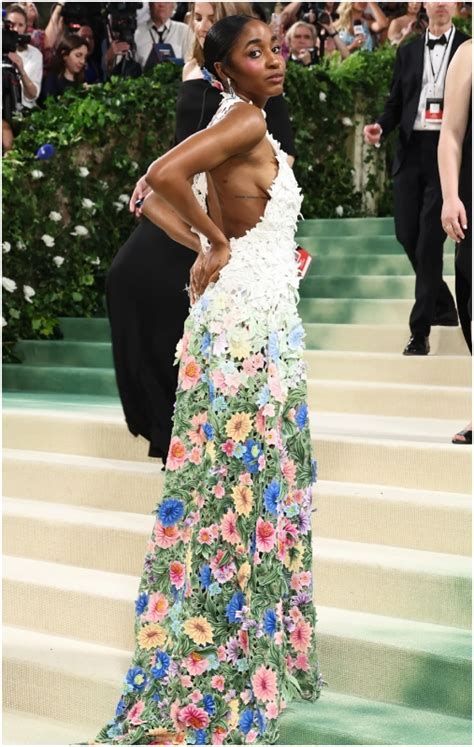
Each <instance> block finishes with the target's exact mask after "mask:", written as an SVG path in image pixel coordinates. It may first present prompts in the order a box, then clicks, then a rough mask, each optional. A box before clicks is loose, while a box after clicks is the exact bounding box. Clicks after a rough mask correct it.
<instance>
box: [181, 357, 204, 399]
mask: <svg viewBox="0 0 474 747" xmlns="http://www.w3.org/2000/svg"><path fill="white" fill-rule="evenodd" d="M200 378H201V366H200V365H199V363H198V362H197V361H196V359H195V358H194V356H192V355H190V356H189V358H186V359H185V360H184V361H183V362H182V364H181V368H180V379H181V389H184V390H185V391H186V390H188V389H192V388H193V387H195V386H196V384H197V383H198V381H199V379H200Z"/></svg>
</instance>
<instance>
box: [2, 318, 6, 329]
mask: <svg viewBox="0 0 474 747" xmlns="http://www.w3.org/2000/svg"><path fill="white" fill-rule="evenodd" d="M6 326H7V320H6V319H5V317H4V316H2V327H6Z"/></svg>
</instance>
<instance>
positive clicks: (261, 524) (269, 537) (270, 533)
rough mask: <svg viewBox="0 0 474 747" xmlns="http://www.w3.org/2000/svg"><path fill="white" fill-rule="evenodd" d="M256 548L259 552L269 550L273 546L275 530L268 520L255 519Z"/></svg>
mask: <svg viewBox="0 0 474 747" xmlns="http://www.w3.org/2000/svg"><path fill="white" fill-rule="evenodd" d="M256 533H257V549H258V550H259V551H260V552H270V550H272V549H273V548H274V547H275V542H276V531H275V527H274V526H273V524H272V523H271V522H270V521H264V520H263V519H262V518H260V517H259V518H258V519H257V530H256Z"/></svg>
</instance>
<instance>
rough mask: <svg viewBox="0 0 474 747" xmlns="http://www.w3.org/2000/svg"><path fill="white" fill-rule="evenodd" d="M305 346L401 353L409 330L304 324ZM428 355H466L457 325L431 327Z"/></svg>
mask: <svg viewBox="0 0 474 747" xmlns="http://www.w3.org/2000/svg"><path fill="white" fill-rule="evenodd" d="M305 329H306V335H307V337H306V339H307V347H308V348H309V349H316V350H338V351H343V350H344V351H353V352H356V351H359V352H368V353H394V354H398V355H400V356H401V355H402V351H403V350H404V348H405V346H406V344H407V342H408V338H409V337H410V330H409V328H408V324H383V323H382V324H381V323H380V322H379V323H377V321H376V320H375V321H374V323H373V324H324V323H317V324H316V323H312V324H311V323H310V324H305ZM430 346H431V352H430V355H432V356H437V355H441V356H445V355H461V356H468V355H469V351H468V349H467V346H466V342H465V340H464V337H463V335H462V332H461V330H460V329H459V327H433V329H432V330H431V334H430Z"/></svg>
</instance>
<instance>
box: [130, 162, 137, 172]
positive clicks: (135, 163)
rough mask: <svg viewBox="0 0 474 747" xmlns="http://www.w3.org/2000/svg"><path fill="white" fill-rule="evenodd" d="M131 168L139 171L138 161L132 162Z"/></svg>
mask: <svg viewBox="0 0 474 747" xmlns="http://www.w3.org/2000/svg"><path fill="white" fill-rule="evenodd" d="M130 168H131V169H132V171H137V170H138V163H137V162H136V161H132V163H131V164H130Z"/></svg>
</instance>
